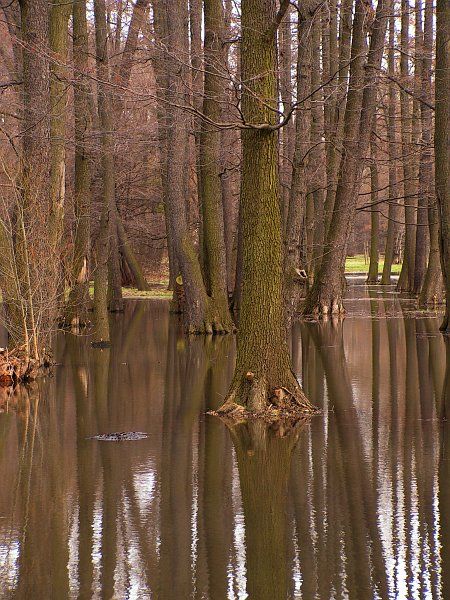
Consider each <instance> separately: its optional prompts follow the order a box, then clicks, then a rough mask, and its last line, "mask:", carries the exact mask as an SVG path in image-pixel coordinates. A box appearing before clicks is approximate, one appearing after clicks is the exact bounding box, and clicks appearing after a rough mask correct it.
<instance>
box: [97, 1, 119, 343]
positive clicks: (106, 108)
mask: <svg viewBox="0 0 450 600" xmlns="http://www.w3.org/2000/svg"><path fill="white" fill-rule="evenodd" d="M94 18H95V42H96V66H97V77H98V116H99V125H100V140H101V152H102V209H101V218H100V226H99V232H98V235H97V241H96V248H95V250H96V266H95V275H94V338H93V343H94V344H102V345H103V344H104V345H108V344H109V318H108V287H109V286H108V279H109V273H108V263H109V255H110V233H111V230H112V225H111V222H113V224H114V225H115V222H114V220H113V219H112V215H111V212H112V211H113V210H114V185H115V183H114V159H113V143H112V135H111V134H112V128H113V126H112V122H111V118H112V113H111V107H110V102H109V90H108V81H109V67H108V47H107V35H106V9H105V0H95V2H94Z"/></svg>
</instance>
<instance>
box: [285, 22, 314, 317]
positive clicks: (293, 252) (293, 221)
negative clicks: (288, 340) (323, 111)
mask: <svg viewBox="0 0 450 600" xmlns="http://www.w3.org/2000/svg"><path fill="white" fill-rule="evenodd" d="M311 16H312V14H311V13H309V12H308V11H300V12H299V13H298V26H297V27H298V28H297V36H298V37H297V39H298V54H297V97H298V98H306V97H307V96H308V95H309V93H310V89H311ZM310 127H311V118H310V102H309V101H305V102H304V103H303V105H302V107H301V109H300V110H299V111H297V115H296V120H295V146H294V156H293V162H292V179H291V188H290V194H289V201H288V204H287V206H288V218H287V221H286V235H285V250H284V268H283V271H284V297H285V307H286V317H287V320H288V321H290V320H291V318H292V316H293V315H294V313H295V312H296V311H297V309H298V302H299V298H300V291H301V283H302V279H301V277H300V276H299V269H300V243H301V231H302V225H303V218H304V215H305V209H306V156H307V150H308V146H309V136H310Z"/></svg>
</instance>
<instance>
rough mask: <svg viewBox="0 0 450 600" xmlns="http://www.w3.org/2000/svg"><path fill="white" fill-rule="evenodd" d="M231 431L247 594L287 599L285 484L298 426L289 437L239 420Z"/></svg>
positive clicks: (268, 599) (260, 598) (265, 599)
mask: <svg viewBox="0 0 450 600" xmlns="http://www.w3.org/2000/svg"><path fill="white" fill-rule="evenodd" d="M230 433H231V437H232V439H233V444H234V448H235V451H236V457H237V462H238V469H239V481H240V484H241V494H242V504H243V509H244V519H245V540H246V549H247V552H246V565H247V593H248V596H249V598H252V599H254V600H274V599H275V598H277V599H281V598H287V596H288V578H289V572H288V566H289V562H288V560H287V555H286V549H287V524H286V501H287V484H288V479H289V472H290V464H291V458H292V451H293V449H294V447H295V444H296V441H297V439H298V433H299V432H298V426H297V430H296V431H294V432H291V433H290V434H289V435H288V436H287V437H280V436H279V435H278V434H277V433H276V432H274V431H271V430H270V429H268V428H267V426H266V425H264V424H263V423H261V422H255V421H253V422H250V423H248V424H247V425H237V426H236V427H233V428H231V429H230Z"/></svg>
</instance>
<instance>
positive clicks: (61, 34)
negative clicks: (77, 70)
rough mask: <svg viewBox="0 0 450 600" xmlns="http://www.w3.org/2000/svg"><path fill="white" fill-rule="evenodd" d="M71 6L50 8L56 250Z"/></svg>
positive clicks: (59, 3)
mask: <svg viewBox="0 0 450 600" xmlns="http://www.w3.org/2000/svg"><path fill="white" fill-rule="evenodd" d="M71 12H72V5H71V3H70V2H67V1H66V0H56V1H54V2H53V3H52V5H51V9H50V48H51V50H52V52H53V61H52V63H51V71H50V74H51V79H50V109H51V117H50V140H51V142H50V144H51V145H50V198H51V229H50V236H51V238H52V245H53V251H54V252H59V251H60V245H61V238H62V234H63V221H64V198H65V192H66V149H65V144H66V140H65V132H66V111H67V98H68V94H67V92H68V77H67V75H68V73H67V66H66V65H67V46H68V38H69V35H68V27H69V17H70V15H71Z"/></svg>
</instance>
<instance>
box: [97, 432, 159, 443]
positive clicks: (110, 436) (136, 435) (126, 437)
mask: <svg viewBox="0 0 450 600" xmlns="http://www.w3.org/2000/svg"><path fill="white" fill-rule="evenodd" d="M147 438H148V433H145V432H144V431H120V432H118V433H101V434H99V435H92V436H90V437H88V438H87V439H88V440H99V441H101V442H133V441H135V440H145V439H147Z"/></svg>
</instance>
